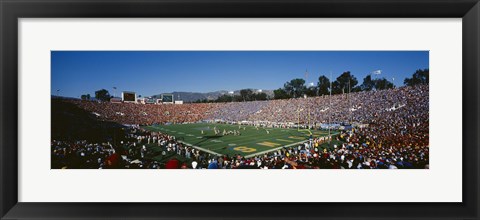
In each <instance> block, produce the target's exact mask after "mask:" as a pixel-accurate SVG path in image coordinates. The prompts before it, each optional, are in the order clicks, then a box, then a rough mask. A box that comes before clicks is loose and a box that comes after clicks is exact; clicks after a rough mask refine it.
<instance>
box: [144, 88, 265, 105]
mask: <svg viewBox="0 0 480 220" xmlns="http://www.w3.org/2000/svg"><path fill="white" fill-rule="evenodd" d="M251 90H253V91H257V92H258V91H259V90H258V89H251ZM261 92H262V93H266V94H267V96H268V97H273V90H262V91H261ZM162 94H173V97H174V99H175V100H183V101H184V102H194V101H198V100H204V99H207V100H215V99H217V98H218V97H220V96H222V95H225V94H227V95H231V94H230V93H229V92H228V91H227V90H220V91H215V92H204V93H202V92H171V93H162ZM233 95H240V90H235V91H233ZM150 97H152V98H160V97H161V94H158V95H153V96H150Z"/></svg>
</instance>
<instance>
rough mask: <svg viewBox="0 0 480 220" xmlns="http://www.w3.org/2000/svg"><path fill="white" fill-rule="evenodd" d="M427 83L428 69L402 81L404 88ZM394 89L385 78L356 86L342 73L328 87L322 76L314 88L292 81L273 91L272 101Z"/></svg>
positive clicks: (366, 80) (351, 76) (349, 75)
mask: <svg viewBox="0 0 480 220" xmlns="http://www.w3.org/2000/svg"><path fill="white" fill-rule="evenodd" d="M428 83H429V69H418V70H416V71H415V73H413V75H412V77H411V78H406V79H405V80H404V85H405V86H415V85H419V84H428ZM391 88H394V84H393V83H392V82H390V81H389V80H387V79H385V78H378V79H372V75H371V74H370V75H367V76H366V77H365V78H363V83H362V84H360V85H358V80H357V78H356V77H355V76H354V75H352V74H351V73H350V71H346V72H343V73H342V74H341V75H340V76H339V77H337V78H336V79H335V81H333V82H332V83H331V85H330V79H329V78H328V77H326V76H324V75H322V76H320V77H319V78H318V82H317V85H316V86H310V87H307V86H306V85H305V80H304V79H300V78H297V79H292V80H290V81H289V82H286V83H285V84H284V85H283V88H278V89H276V90H274V91H273V93H274V99H289V98H298V97H303V96H305V95H306V96H309V97H311V96H322V95H329V94H330V90H331V92H332V94H343V93H348V92H361V91H372V90H384V89H391Z"/></svg>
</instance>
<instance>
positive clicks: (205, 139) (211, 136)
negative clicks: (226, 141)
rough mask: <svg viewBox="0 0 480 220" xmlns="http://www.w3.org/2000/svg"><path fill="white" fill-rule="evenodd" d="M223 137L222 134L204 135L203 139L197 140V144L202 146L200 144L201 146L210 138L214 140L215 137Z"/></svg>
mask: <svg viewBox="0 0 480 220" xmlns="http://www.w3.org/2000/svg"><path fill="white" fill-rule="evenodd" d="M221 137H222V136H217V135H208V136H203V137H202V140H201V141H199V142H197V143H195V145H197V146H199V147H200V146H201V145H200V144H201V143H203V142H205V141H209V140H213V139H218V138H221Z"/></svg>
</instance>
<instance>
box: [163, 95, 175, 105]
mask: <svg viewBox="0 0 480 220" xmlns="http://www.w3.org/2000/svg"><path fill="white" fill-rule="evenodd" d="M173 101H174V100H173V94H162V102H163V103H173Z"/></svg>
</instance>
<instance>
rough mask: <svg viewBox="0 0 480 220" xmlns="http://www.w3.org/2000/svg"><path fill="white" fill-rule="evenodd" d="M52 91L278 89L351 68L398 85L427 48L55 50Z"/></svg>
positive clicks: (425, 59)
mask: <svg viewBox="0 0 480 220" xmlns="http://www.w3.org/2000/svg"><path fill="white" fill-rule="evenodd" d="M51 68H52V78H51V80H52V84H51V92H52V94H53V95H55V94H57V90H60V91H59V95H61V96H68V97H77V98H78V97H79V96H80V95H82V94H87V93H88V94H90V95H92V96H94V94H95V91H96V90H99V89H102V88H104V89H107V90H109V91H110V93H111V94H112V95H113V93H114V91H113V87H117V92H116V93H117V94H116V95H117V96H119V94H120V92H121V91H135V92H137V94H140V95H142V96H150V95H155V94H160V93H166V92H174V91H177V92H212V91H218V90H229V91H233V90H239V89H244V88H255V89H277V88H280V87H283V84H284V83H285V82H287V81H290V80H291V79H294V78H305V70H308V79H307V83H310V82H314V83H315V84H316V83H317V81H318V77H319V76H320V75H326V76H327V77H329V76H330V72H332V76H333V78H334V79H335V78H336V77H338V76H339V75H340V74H342V73H343V72H344V71H350V72H351V73H352V74H353V75H354V76H355V77H356V78H357V80H358V81H359V84H361V83H362V82H363V78H364V77H365V76H366V75H368V74H369V73H371V72H372V71H374V70H382V74H381V75H378V76H377V77H385V78H387V79H388V80H390V81H392V77H394V78H395V80H394V83H395V85H397V86H401V85H403V80H404V79H405V78H406V77H411V75H412V74H413V72H415V70H417V69H424V68H429V52H428V51H52V53H51Z"/></svg>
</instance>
